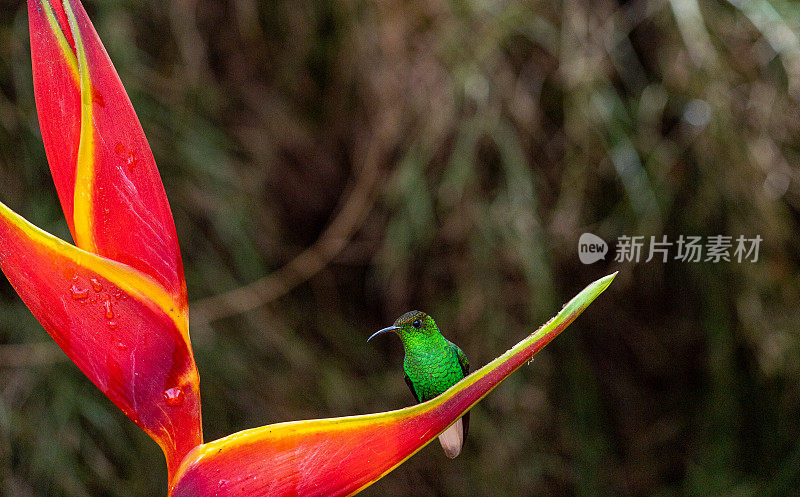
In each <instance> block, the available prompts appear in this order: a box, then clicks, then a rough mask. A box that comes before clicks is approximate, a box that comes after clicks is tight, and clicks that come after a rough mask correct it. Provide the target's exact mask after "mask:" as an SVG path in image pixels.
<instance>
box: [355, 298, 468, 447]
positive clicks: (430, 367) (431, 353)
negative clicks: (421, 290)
mask: <svg viewBox="0 0 800 497" xmlns="http://www.w3.org/2000/svg"><path fill="white" fill-rule="evenodd" d="M387 332H394V333H396V334H397V336H398V337H400V340H401V341H402V342H403V349H404V350H405V358H404V359H403V371H404V372H405V380H406V384H407V385H408V388H409V389H410V390H411V393H412V394H413V395H414V398H415V399H416V400H417V402H425V401H428V400H431V399H432V398H434V397H436V396H438V395H441V394H442V393H444V391H445V390H447V389H448V388H450V387H451V386H453V385H455V384H456V383H458V382H459V381H460V380H461V379H462V378H464V377H465V376H467V375H468V374H469V361H468V360H467V356H466V355H464V352H462V351H461V349H460V348H458V346H457V345H456V344H454V343H453V342H451V341H449V340H448V339H446V338H445V337H444V336H442V333H441V332H440V331H439V327H438V326H436V322H435V321H434V320H433V318H432V317H430V316H429V315H427V314H425V313H424V312H420V311H409V312H407V313H405V314H403V315H402V316H400V317H399V318H397V321H395V322H394V324H393V325H392V326H388V327H386V328H384V329H382V330H379V331H377V332H376V333H374V334H373V335H372V336H371V337H369V338H367V341H370V340H372V339H373V338H375V337H376V336H378V335H381V334H383V333H387ZM468 430H469V412H468V413H466V414H465V415H464V416H463V417H461V418H459V419H458V421H456V422H455V423H453V424H452V425H450V427H449V428H447V429H446V430H445V431H444V432H442V434H441V435H439V443H440V444H441V445H442V448H443V449H444V453H445V455H447V457H449V458H450V459H452V458H454V457H456V456H457V455H458V454H460V453H461V447H462V446H463V445H464V439H465V438H467V431H468Z"/></svg>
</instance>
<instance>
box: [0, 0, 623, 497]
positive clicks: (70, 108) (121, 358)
mask: <svg viewBox="0 0 800 497" xmlns="http://www.w3.org/2000/svg"><path fill="white" fill-rule="evenodd" d="M28 12H29V16H30V33H31V50H32V54H33V57H32V58H33V77H34V89H35V94H36V106H37V111H38V114H39V121H40V126H41V129H42V137H43V141H44V145H45V151H46V153H47V158H48V161H49V163H50V169H51V171H52V174H53V179H54V182H55V185H56V190H57V192H58V196H59V199H60V201H61V205H62V208H63V210H64V214H65V216H66V220H67V224H68V225H69V229H70V231H71V233H72V236H73V239H74V240H75V244H74V245H73V244H70V243H67V242H65V241H62V240H60V239H58V238H56V237H54V236H52V235H50V234H48V233H45V232H44V231H42V230H40V229H39V228H37V227H35V226H33V225H32V224H30V223H28V222H27V221H25V220H24V219H23V218H22V217H20V216H19V215H17V214H16V213H14V212H13V211H11V210H10V209H9V208H8V207H6V206H5V205H3V204H2V203H0V268H2V270H3V272H4V273H5V274H6V276H7V277H8V280H9V281H10V282H11V284H12V285H13V286H14V288H15V289H16V290H17V292H18V293H19V295H20V296H21V297H22V299H23V301H24V302H25V304H26V305H27V306H28V307H29V308H30V309H31V311H32V312H33V314H34V316H35V317H36V319H38V320H39V322H40V323H41V324H42V326H43V327H44V328H45V330H46V331H47V332H48V333H49V334H50V336H52V337H53V339H54V340H55V341H56V343H58V345H59V346H60V347H61V348H62V349H63V350H64V352H65V353H66V354H67V355H68V356H69V357H70V359H72V361H73V362H75V364H76V365H77V366H78V367H79V368H80V369H81V371H83V372H84V373H85V374H86V376H87V377H89V379H90V380H91V381H92V382H93V383H94V384H95V385H97V387H98V388H100V390H102V391H103V393H105V394H106V396H108V398H109V399H110V400H111V401H112V402H113V403H114V404H115V405H116V406H117V407H119V408H120V409H121V410H122V411H123V412H124V413H125V414H126V415H127V416H128V417H129V418H130V419H132V420H133V421H134V422H135V423H136V424H137V425H138V426H140V427H141V428H142V429H143V430H144V431H145V432H146V433H148V434H149V435H150V436H151V437H152V438H153V439H154V440H155V441H156V442H157V443H158V444H159V445H160V446H161V448H162V449H163V451H164V454H165V456H166V459H167V468H168V473H169V487H168V488H169V492H170V495H172V496H173V497H206V496H209V497H210V496H237V497H238V496H241V497H245V496H248V497H249V496H266V495H270V496H283V495H286V496H290V495H291V496H298V495H302V496H306V495H351V494H354V493H357V492H358V491H360V490H361V489H363V488H365V487H366V486H368V485H370V484H372V483H373V482H375V481H376V480H377V479H379V478H380V477H381V476H383V475H385V474H386V473H388V472H389V471H391V470H392V469H393V468H395V467H396V466H397V465H399V464H401V463H402V462H403V461H405V460H406V459H407V458H409V457H411V456H412V455H413V454H414V453H415V452H417V451H418V450H420V449H421V448H422V447H424V446H425V445H426V444H427V443H428V442H430V441H431V440H433V439H434V438H435V437H436V436H438V435H439V433H441V432H442V431H444V430H445V429H446V428H447V427H448V426H449V425H450V424H451V423H453V422H454V421H455V420H456V419H458V418H459V417H461V416H462V415H463V414H464V413H465V412H467V411H468V410H469V409H470V408H471V407H472V406H473V405H475V404H476V403H477V402H478V401H480V399H482V398H483V397H484V396H485V395H486V394H488V393H489V392H490V391H491V390H492V389H493V388H495V387H496V386H497V385H498V384H499V383H500V382H502V381H503V380H504V379H505V378H506V377H507V376H508V375H510V374H511V373H512V372H513V371H515V370H516V369H518V368H519V367H521V366H522V365H523V364H524V363H525V362H526V361H528V360H529V359H530V358H531V357H532V356H533V355H534V354H535V353H536V352H538V351H539V350H540V349H541V348H542V347H544V346H545V345H546V344H547V343H548V342H549V341H550V340H552V339H553V338H554V337H555V336H556V335H557V334H558V333H560V332H561V331H562V330H563V329H564V328H566V326H568V325H569V323H571V322H572V321H573V320H574V319H575V318H576V317H577V316H578V315H579V314H580V313H581V312H582V311H583V310H584V309H585V308H586V306H588V305H589V304H590V303H591V302H592V301H593V300H594V299H595V298H596V297H597V296H598V295H599V294H600V293H602V292H603V291H604V290H605V289H606V287H607V286H608V285H609V284H610V283H611V281H612V279H613V275H612V276H607V277H605V278H603V279H601V280H598V281H596V282H594V283H592V284H591V285H589V286H588V287H587V288H586V289H585V290H583V291H582V292H581V293H580V294H579V295H578V296H577V297H575V298H574V299H573V300H572V301H570V302H569V303H568V304H567V305H566V306H565V307H564V308H563V309H562V310H561V312H560V313H559V314H558V315H557V316H556V317H555V318H554V319H552V320H551V321H550V322H548V323H547V324H546V325H545V326H543V327H542V328H540V329H539V330H538V331H537V332H536V333H534V334H532V335H530V336H529V337H527V338H525V339H524V340H522V341H521V342H520V343H518V344H517V345H516V346H515V347H514V348H512V349H511V350H509V351H508V352H507V353H506V354H504V355H502V356H500V357H498V358H497V359H495V360H494V361H492V362H491V363H489V364H487V365H486V366H484V367H483V368H481V369H479V370H478V371H476V372H474V373H473V374H471V375H470V376H468V377H467V378H465V379H463V380H462V381H460V382H459V383H457V384H456V385H454V386H453V387H452V388H450V389H449V390H448V391H447V392H445V393H444V394H442V395H441V396H439V397H437V398H435V399H433V400H431V401H428V402H425V403H423V404H419V405H417V406H414V407H410V408H407V409H401V410H398V411H392V412H385V413H378V414H370V415H364V416H352V417H345V418H335V419H318V420H308V421H296V422H288V423H280V424H276V425H270V426H264V427H261V428H255V429H252V430H246V431H244V432H240V433H236V434H233V435H230V436H228V437H225V438H222V439H220V440H217V441H214V442H210V443H206V444H204V443H203V438H202V427H201V412H200V394H199V376H198V372H197V367H196V365H195V361H194V356H193V354H192V348H191V343H190V340H189V330H188V303H187V302H188V301H187V296H186V284H185V281H184V275H183V266H182V262H181V257H180V251H179V248H178V242H177V235H176V232H175V225H174V222H173V219H172V213H171V212H170V209H169V204H168V203H167V199H166V195H165V193H164V187H163V185H162V184H161V178H160V177H159V174H158V169H157V168H156V165H155V161H154V160H153V156H152V153H151V151H150V148H149V145H148V144H147V140H146V139H145V136H144V133H143V131H142V128H141V125H140V124H139V120H138V119H137V117H136V114H135V112H134V110H133V107H132V105H131V102H130V100H129V99H128V96H127V94H126V93H125V90H124V88H123V87H122V83H121V82H120V80H119V77H118V75H117V73H116V71H115V70H114V67H113V65H112V64H111V61H110V59H109V57H108V55H107V54H106V51H105V49H104V48H103V45H102V43H101V42H100V39H99V38H98V36H97V33H96V32H95V30H94V27H93V26H92V24H91V22H90V21H89V18H88V16H87V15H86V12H85V10H84V9H83V6H82V5H81V3H80V2H79V1H78V0H53V1H50V0H28Z"/></svg>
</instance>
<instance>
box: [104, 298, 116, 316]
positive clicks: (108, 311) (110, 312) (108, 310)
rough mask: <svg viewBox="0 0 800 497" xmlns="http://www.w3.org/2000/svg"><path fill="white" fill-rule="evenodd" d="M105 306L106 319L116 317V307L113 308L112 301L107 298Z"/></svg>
mask: <svg viewBox="0 0 800 497" xmlns="http://www.w3.org/2000/svg"><path fill="white" fill-rule="evenodd" d="M103 306H104V307H105V308H106V319H114V309H112V308H111V301H110V300H106V301H105V302H104V303H103Z"/></svg>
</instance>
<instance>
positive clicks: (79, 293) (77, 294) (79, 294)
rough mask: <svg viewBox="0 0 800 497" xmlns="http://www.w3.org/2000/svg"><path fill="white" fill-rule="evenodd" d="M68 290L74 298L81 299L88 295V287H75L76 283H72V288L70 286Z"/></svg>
mask: <svg viewBox="0 0 800 497" xmlns="http://www.w3.org/2000/svg"><path fill="white" fill-rule="evenodd" d="M69 291H70V294H72V298H73V299H74V300H83V299H85V298H86V297H88V296H89V289H88V288H84V289H80V288H78V287H77V285H72V288H70V289H69Z"/></svg>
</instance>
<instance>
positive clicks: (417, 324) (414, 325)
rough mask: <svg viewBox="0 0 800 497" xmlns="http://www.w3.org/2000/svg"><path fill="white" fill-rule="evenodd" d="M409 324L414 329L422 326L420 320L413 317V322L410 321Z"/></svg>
mask: <svg viewBox="0 0 800 497" xmlns="http://www.w3.org/2000/svg"><path fill="white" fill-rule="evenodd" d="M411 326H413V327H414V328H416V329H420V327H421V326H422V321H420V320H419V319H415V320H414V322H413V323H411Z"/></svg>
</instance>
